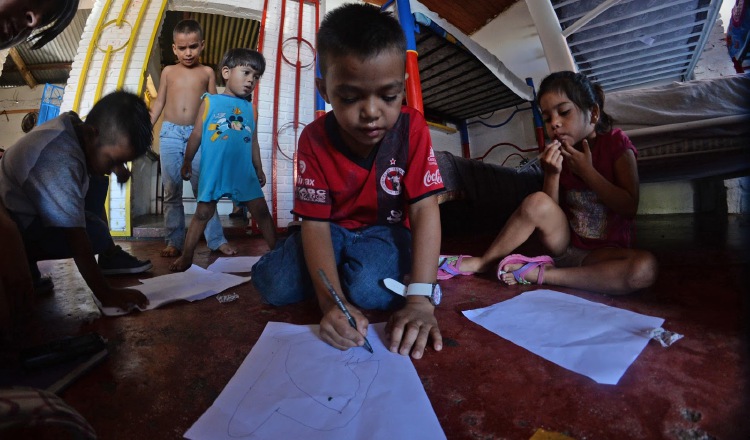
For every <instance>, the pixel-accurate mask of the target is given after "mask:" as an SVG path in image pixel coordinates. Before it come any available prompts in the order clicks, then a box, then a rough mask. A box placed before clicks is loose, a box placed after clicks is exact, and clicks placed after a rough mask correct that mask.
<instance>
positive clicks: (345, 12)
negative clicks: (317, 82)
mask: <svg viewBox="0 0 750 440" xmlns="http://www.w3.org/2000/svg"><path fill="white" fill-rule="evenodd" d="M316 45H317V51H318V62H319V65H320V72H321V73H322V74H323V75H325V73H326V70H327V68H328V63H329V58H330V57H340V56H348V55H354V56H356V57H359V58H360V59H362V60H365V59H367V58H370V57H373V56H376V55H378V54H380V53H382V52H384V51H389V50H394V51H398V52H400V53H403V54H404V60H406V37H405V36H404V31H403V29H401V25H400V24H399V22H398V21H397V20H396V19H395V18H394V17H393V16H392V15H391V13H390V12H387V11H381V10H380V9H379V8H377V7H375V6H371V5H367V4H359V3H349V4H345V5H343V6H341V7H338V8H336V9H334V10H332V11H331V12H329V13H327V14H326V15H325V17H324V18H323V21H322V22H321V23H320V28H319V29H318V35H317V44H316Z"/></svg>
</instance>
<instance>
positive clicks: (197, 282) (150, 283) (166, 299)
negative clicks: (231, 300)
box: [95, 265, 250, 316]
mask: <svg viewBox="0 0 750 440" xmlns="http://www.w3.org/2000/svg"><path fill="white" fill-rule="evenodd" d="M139 281H140V282H141V283H143V284H138V285H135V286H130V288H131V289H135V290H138V291H140V292H141V293H143V294H144V295H146V298H148V300H149V304H148V306H146V308H143V309H141V308H138V309H139V310H141V311H145V310H153V309H155V308H157V307H159V306H163V305H164V304H167V303H171V302H174V301H180V300H186V301H190V302H192V301H197V300H199V299H204V298H207V297H209V296H211V295H216V294H217V293H220V292H223V291H225V290H227V289H229V288H232V287H234V286H238V285H240V284H242V283H246V282H248V281H250V277H239V276H237V275H229V274H226V273H220V272H211V271H208V270H206V269H203V268H202V267H199V266H196V265H192V266H190V267H189V268H188V269H187V270H186V271H185V272H175V273H170V274H167V275H162V276H158V277H154V278H145V279H142V280H139ZM95 299H96V298H95ZM97 305H99V309H100V310H101V311H102V313H103V314H104V315H107V316H119V315H124V314H127V313H129V312H130V311H125V310H121V309H118V308H116V307H102V306H101V305H100V304H98V303H97Z"/></svg>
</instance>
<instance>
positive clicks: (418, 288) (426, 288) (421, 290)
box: [406, 283, 435, 297]
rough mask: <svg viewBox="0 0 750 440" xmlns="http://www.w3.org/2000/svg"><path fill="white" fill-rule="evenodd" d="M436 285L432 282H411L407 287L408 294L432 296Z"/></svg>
mask: <svg viewBox="0 0 750 440" xmlns="http://www.w3.org/2000/svg"><path fill="white" fill-rule="evenodd" d="M434 287H435V285H434V284H432V283H411V284H409V285H408V286H407V287H406V296H412V295H419V296H430V297H431V296H432V291H433V289H434Z"/></svg>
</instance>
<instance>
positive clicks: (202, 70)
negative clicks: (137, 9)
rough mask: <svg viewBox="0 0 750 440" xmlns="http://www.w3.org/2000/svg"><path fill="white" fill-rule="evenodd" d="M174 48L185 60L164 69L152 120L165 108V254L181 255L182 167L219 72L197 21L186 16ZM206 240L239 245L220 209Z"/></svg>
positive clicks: (196, 162)
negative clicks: (207, 55)
mask: <svg viewBox="0 0 750 440" xmlns="http://www.w3.org/2000/svg"><path fill="white" fill-rule="evenodd" d="M172 38H173V41H174V43H173V44H172V51H173V52H174V54H175V55H176V56H177V60H178V61H179V62H178V63H177V64H175V65H174V66H167V67H165V68H164V70H162V72H161V80H160V82H159V91H158V93H157V96H156V100H155V101H154V103H153V105H152V106H151V124H152V125H153V124H154V123H156V120H157V119H159V115H160V114H161V112H162V110H163V111H164V121H163V122H162V124H161V132H160V133H159V152H160V156H161V175H162V178H163V179H164V227H165V229H166V242H167V247H165V248H164V250H162V251H161V256H162V257H177V256H179V255H180V254H181V253H182V248H183V246H184V244H185V208H184V206H183V205H182V177H181V176H180V167H182V163H183V158H184V157H185V147H186V145H187V141H188V138H189V137H190V133H191V132H192V131H193V123H194V122H195V118H196V116H198V107H199V106H200V105H201V96H202V95H203V94H204V93H206V92H208V93H211V94H216V77H215V74H214V71H213V70H212V69H211V68H210V67H208V66H204V65H203V64H201V62H200V55H201V52H202V51H203V47H204V44H205V43H204V41H203V30H202V29H201V27H200V25H199V24H198V22H197V21H195V20H182V21H181V22H179V23H177V25H175V27H174V31H173V32H172ZM200 161H201V157H200V152H198V154H196V156H195V158H194V159H193V168H195V170H196V172H195V173H193V175H192V177H191V178H190V184H191V186H192V188H193V194H197V193H198V180H199V174H200V173H199V169H200ZM205 236H206V244H207V245H208V248H209V249H211V250H213V251H216V250H218V251H221V252H222V253H224V254H226V255H234V254H236V253H237V250H236V249H235V248H233V247H232V246H230V245H229V243H227V239H226V238H225V237H224V230H223V228H222V226H221V221H220V220H219V216H218V214H216V213H214V216H213V218H211V220H210V221H209V222H208V224H207V225H206V230H205Z"/></svg>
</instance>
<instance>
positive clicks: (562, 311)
mask: <svg viewBox="0 0 750 440" xmlns="http://www.w3.org/2000/svg"><path fill="white" fill-rule="evenodd" d="M463 314H464V316H466V317H467V318H469V319H470V320H472V321H474V322H475V323H477V324H479V325H481V326H482V327H484V328H486V329H487V330H489V331H491V332H493V333H495V334H497V335H498V336H501V337H503V338H505V339H508V340H509V341H511V342H513V343H514V344H516V345H519V346H521V347H523V348H525V349H527V350H529V351H531V352H532V353H535V354H537V355H539V356H541V357H543V358H544V359H547V360H549V361H552V362H554V363H556V364H557V365H560V366H561V367H564V368H567V369H568V370H571V371H574V372H576V373H580V374H583V375H584V376H588V377H590V378H592V379H594V380H595V381H596V382H598V383H603V384H610V385H615V384H617V382H618V381H619V380H620V378H621V377H622V375H623V374H624V373H625V370H627V369H628V367H629V366H630V364H632V363H633V361H635V359H636V358H637V357H638V355H639V354H640V353H641V351H643V348H644V347H645V346H646V344H647V343H648V341H649V339H650V337H649V332H650V331H651V330H652V329H654V328H658V327H661V325H662V323H663V322H664V319H662V318H656V317H653V316H646V315H641V314H638V313H634V312H630V311H628V310H623V309H618V308H616V307H610V306H606V305H604V304H598V303H595V302H591V301H587V300H585V299H581V298H578V297H575V296H573V295H567V294H565V293H561V292H555V291H552V290H534V291H531V292H525V293H522V294H520V295H518V296H516V297H514V298H511V299H509V300H507V301H503V302H500V303H497V304H494V305H491V306H489V307H485V308H483V309H475V310H466V311H464V312H463Z"/></svg>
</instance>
